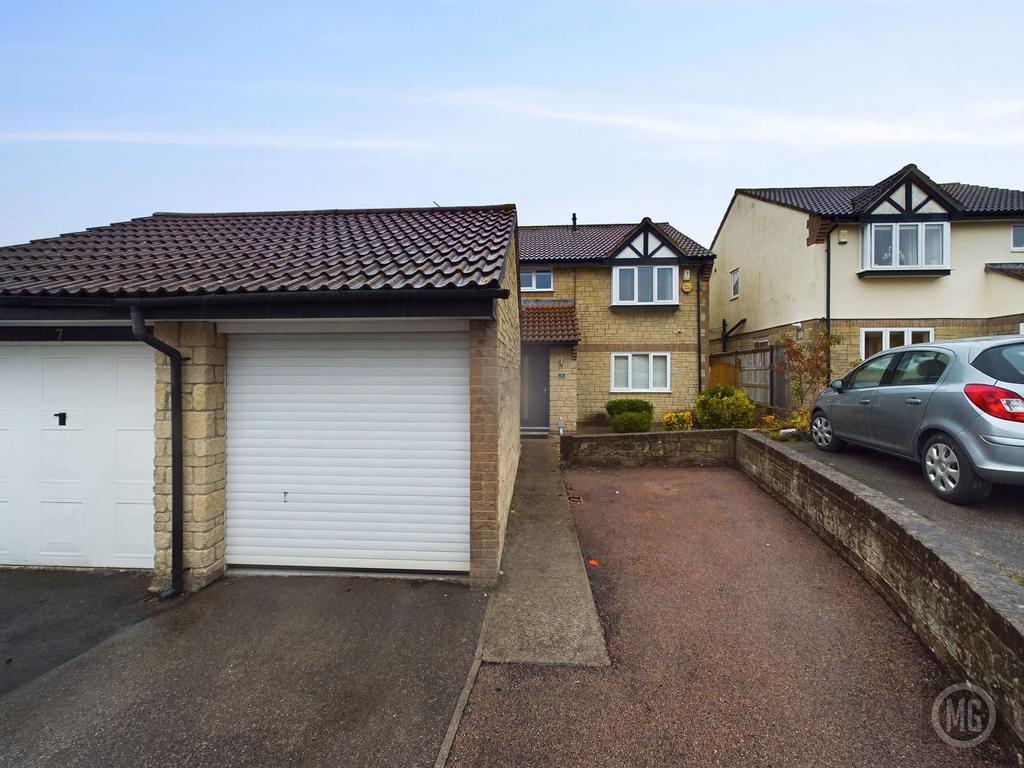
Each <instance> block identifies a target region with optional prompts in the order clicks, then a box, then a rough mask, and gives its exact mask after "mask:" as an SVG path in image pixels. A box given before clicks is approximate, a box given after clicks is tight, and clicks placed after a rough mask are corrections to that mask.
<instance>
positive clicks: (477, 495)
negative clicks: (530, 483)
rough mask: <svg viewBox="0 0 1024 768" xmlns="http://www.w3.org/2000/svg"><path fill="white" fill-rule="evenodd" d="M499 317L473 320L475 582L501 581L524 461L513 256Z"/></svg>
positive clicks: (472, 519) (472, 542)
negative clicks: (514, 491) (508, 528)
mask: <svg viewBox="0 0 1024 768" xmlns="http://www.w3.org/2000/svg"><path fill="white" fill-rule="evenodd" d="M502 287H503V288H508V289H509V291H510V296H509V298H507V299H499V300H497V302H496V305H497V306H496V315H497V317H496V319H495V320H471V321H470V325H469V393H470V406H469V411H470V469H469V474H470V480H469V482H470V486H469V498H470V502H469V503H470V513H469V514H470V532H469V537H470V569H469V577H470V585H471V586H473V587H476V588H487V587H491V586H493V585H494V584H496V583H497V579H498V570H499V566H500V563H501V553H502V546H503V543H504V540H505V526H506V524H507V522H508V511H509V507H510V506H511V504H512V489H513V487H514V485H515V479H516V471H517V469H518V467H519V399H520V381H519V363H520V341H519V277H518V273H517V271H516V256H515V253H514V252H513V253H512V254H511V255H510V257H509V259H508V267H507V268H506V274H505V278H504V280H503V281H502Z"/></svg>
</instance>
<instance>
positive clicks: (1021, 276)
mask: <svg viewBox="0 0 1024 768" xmlns="http://www.w3.org/2000/svg"><path fill="white" fill-rule="evenodd" d="M985 271H986V272H998V273H999V274H1001V275H1006V276H1007V277H1015V278H1017V279H1018V280H1024V263H1011V262H1007V263H1004V264H999V263H995V264H993V263H989V264H986V265H985Z"/></svg>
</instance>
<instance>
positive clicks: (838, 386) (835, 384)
mask: <svg viewBox="0 0 1024 768" xmlns="http://www.w3.org/2000/svg"><path fill="white" fill-rule="evenodd" d="M829 386H830V387H832V389H834V390H835V391H836V392H842V391H843V380H842V379H834V380H833V381H831V382H829Z"/></svg>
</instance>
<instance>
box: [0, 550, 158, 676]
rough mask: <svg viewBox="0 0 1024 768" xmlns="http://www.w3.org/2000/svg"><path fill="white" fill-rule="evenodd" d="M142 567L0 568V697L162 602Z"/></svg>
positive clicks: (147, 615) (71, 657)
mask: <svg viewBox="0 0 1024 768" xmlns="http://www.w3.org/2000/svg"><path fill="white" fill-rule="evenodd" d="M149 582H150V574H149V573H148V572H143V571H73V570H66V569H65V570H53V571H44V570H37V569H32V568H21V569H0V696H3V695H5V694H7V693H10V692H11V691H13V690H14V689H15V688H17V687H18V686H21V685H24V684H25V683H27V682H29V681H30V680H32V679H33V678H36V677H38V676H39V675H42V674H44V673H46V672H49V671H50V670H51V669H53V668H54V667H56V666H59V665H60V664H63V663H64V662H66V661H68V660H69V659H73V658H75V656H78V655H79V654H81V653H84V652H85V651H87V650H89V649H90V648H92V647H93V646H95V645H97V644H99V643H101V642H103V641H104V640H105V639H107V638H108V637H110V636H111V635H113V634H115V633H116V632H119V631H121V630H123V629H125V628H127V627H130V626H132V625H133V624H137V623H138V622H140V621H142V620H144V619H146V618H148V617H149V616H151V615H152V614H153V613H155V612H157V611H158V610H161V609H162V608H163V607H165V605H166V604H161V603H158V602H157V601H156V600H155V599H153V598H151V597H150V595H149V592H148V589H147V587H148V586H149Z"/></svg>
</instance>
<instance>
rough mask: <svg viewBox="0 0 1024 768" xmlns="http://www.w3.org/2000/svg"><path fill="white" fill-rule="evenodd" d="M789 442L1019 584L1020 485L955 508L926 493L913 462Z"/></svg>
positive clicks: (1023, 541) (1023, 534)
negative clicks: (920, 518) (938, 528)
mask: <svg viewBox="0 0 1024 768" xmlns="http://www.w3.org/2000/svg"><path fill="white" fill-rule="evenodd" d="M789 445H791V446H792V447H793V448H796V449H797V450H798V451H800V452H801V453H803V454H804V455H805V456H808V457H810V458H812V459H815V460H817V461H821V462H823V463H825V464H828V465H829V466H831V467H833V468H834V469H837V470H839V471H840V472H843V473H844V474H847V475H849V476H850V477H852V478H854V479H855V480H859V481H860V482H862V483H864V485H866V486H868V487H869V488H874V489H875V490H876V491H881V492H882V493H884V494H886V495H887V496H889V497H891V498H893V499H896V500H897V501H899V502H900V503H901V504H903V505H904V506H906V507H909V508H910V509H912V510H914V511H915V512H917V513H918V514H919V515H922V516H923V517H927V518H928V519H929V520H931V521H932V522H934V523H937V524H938V525H940V526H941V527H942V528H945V529H946V530H947V531H948V532H949V533H950V534H951V535H953V536H955V537H956V538H958V539H960V540H961V541H963V542H964V543H965V544H967V545H968V546H969V547H970V548H971V549H972V550H974V551H975V552H981V553H983V554H984V555H985V556H987V557H988V559H989V560H991V561H993V562H994V563H996V564H997V565H1000V566H1002V567H1003V568H1004V570H1006V571H1008V572H1009V574H1010V575H1011V576H1013V577H1015V578H1016V579H1017V580H1018V581H1021V582H1022V583H1024V486H1009V485H997V486H995V488H994V489H993V493H992V498H991V499H989V501H987V502H985V503H984V504H978V505H976V506H973V507H959V506H957V505H955V504H948V503H946V502H945V501H942V500H941V499H939V498H938V497H937V496H936V495H935V494H934V493H932V492H931V489H930V488H929V487H928V483H926V482H925V480H924V478H923V477H922V476H921V467H920V465H918V464H916V463H913V462H910V461H905V460H903V459H898V458H896V457H895V456H889V455H887V454H884V453H878V452H877V451H872V450H869V449H867V448H859V447H857V446H848V447H847V448H846V450H844V451H843V452H841V453H824V452H823V451H819V450H818V449H817V448H815V447H814V445H813V443H809V442H807V443H790V444H789Z"/></svg>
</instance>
